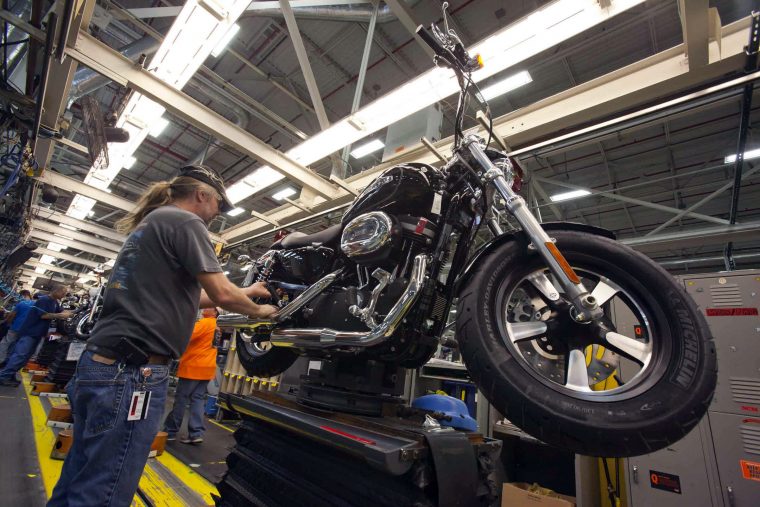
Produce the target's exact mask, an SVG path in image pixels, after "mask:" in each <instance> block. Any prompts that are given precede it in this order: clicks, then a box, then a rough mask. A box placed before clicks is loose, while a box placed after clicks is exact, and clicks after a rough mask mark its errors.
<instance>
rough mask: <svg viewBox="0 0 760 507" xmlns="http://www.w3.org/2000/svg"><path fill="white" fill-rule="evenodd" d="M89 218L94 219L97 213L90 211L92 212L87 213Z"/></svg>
mask: <svg viewBox="0 0 760 507" xmlns="http://www.w3.org/2000/svg"><path fill="white" fill-rule="evenodd" d="M87 216H88V217H94V216H95V212H94V211H92V210H90V211H88V212H87Z"/></svg>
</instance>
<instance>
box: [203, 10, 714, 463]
mask: <svg viewBox="0 0 760 507" xmlns="http://www.w3.org/2000/svg"><path fill="white" fill-rule="evenodd" d="M445 19H446V17H445V11H444V20H445ZM418 34H419V35H420V37H421V38H422V39H423V40H424V41H425V42H426V43H427V44H428V45H429V46H430V47H431V48H432V49H433V51H434V52H435V54H436V57H435V61H436V63H437V64H438V65H439V66H445V67H448V68H450V69H451V70H452V71H453V72H454V73H455V74H456V76H457V78H458V81H459V84H460V96H459V103H458V112H457V116H456V118H457V119H456V125H455V136H454V148H453V156H452V157H451V158H450V159H447V160H446V161H445V163H443V164H442V165H441V166H440V167H434V166H432V165H428V164H422V163H408V164H400V165H397V166H395V167H392V168H390V169H388V170H386V171H385V172H383V173H382V174H381V175H380V176H379V177H378V178H377V179H375V180H374V181H373V182H372V183H371V184H370V185H369V186H367V187H366V188H365V189H364V190H363V192H362V193H361V194H360V195H359V196H358V197H357V198H356V200H355V201H354V202H353V203H352V204H351V206H350V207H349V208H348V210H347V211H346V212H345V214H344V215H343V217H342V220H341V222H340V223H339V224H336V225H333V226H332V227H329V228H328V229H325V230H324V231H321V232H318V233H315V234H308V235H307V234H303V233H299V232H294V233H291V234H289V235H287V236H285V237H284V238H283V239H281V240H279V241H277V242H275V243H274V244H273V245H272V246H271V247H270V249H269V250H268V251H267V252H266V253H265V254H264V255H262V256H261V257H260V258H258V259H256V260H254V261H251V263H250V266H251V267H250V269H249V272H248V276H247V278H246V281H245V284H250V283H253V282H255V281H264V282H267V283H269V284H270V285H271V286H273V287H276V288H277V289H278V290H277V293H274V292H273V297H272V300H271V302H275V303H278V304H280V306H281V308H280V310H279V312H278V313H277V314H275V316H274V317H273V318H271V319H270V320H268V321H258V320H256V319H252V318H249V317H247V316H245V315H238V314H229V315H223V316H221V317H219V319H218V324H219V326H220V327H232V328H236V329H237V331H238V335H237V336H238V340H237V351H238V355H239V358H240V361H241V363H242V364H243V366H244V367H245V369H246V370H247V371H248V373H249V374H250V375H255V376H260V377H269V376H273V375H276V374H278V373H280V372H282V371H284V370H286V369H287V368H288V367H289V366H290V365H291V364H293V362H294V361H295V360H296V358H297V357H298V356H299V355H305V356H309V357H313V358H334V357H339V356H348V357H351V358H353V360H355V361H368V360H374V361H380V362H385V363H389V364H394V365H400V366H403V367H406V368H418V367H420V366H422V365H423V364H425V363H426V362H427V361H428V360H429V359H430V358H431V356H432V355H433V354H434V352H435V351H436V349H437V347H438V345H439V343H440V337H441V336H442V335H443V332H444V328H445V327H446V325H447V319H448V317H449V315H450V312H451V311H452V302H453V301H454V300H456V301H457V303H456V310H455V311H456V324H455V338H456V341H457V342H458V345H459V348H460V351H461V355H462V357H463V359H464V363H465V365H466V367H467V371H468V373H469V375H470V377H471V378H472V380H473V381H474V382H475V383H476V384H477V385H478V388H479V389H480V391H481V392H482V393H483V395H485V397H486V398H487V399H488V401H489V402H490V403H491V404H492V405H493V406H494V407H495V408H496V409H497V410H498V411H499V412H500V413H501V414H503V415H504V417H506V418H507V419H509V421H510V422H512V423H513V424H515V425H516V426H518V427H520V428H521V429H523V430H524V431H526V432H527V433H529V434H531V435H534V436H535V437H536V438H538V439H540V440H542V441H544V442H546V443H549V444H552V445H555V446H558V447H562V448H565V449H568V450H570V451H573V452H576V453H579V454H584V455H591V456H609V457H612V456H620V457H623V456H634V455H640V454H645V453H650V452H653V451H655V450H657V449H660V448H663V447H665V446H667V445H669V444H671V443H673V442H675V441H677V440H679V439H680V438H682V437H683V436H685V435H686V434H687V433H688V432H689V431H690V430H691V429H692V428H693V427H694V426H695V425H696V424H697V423H698V422H699V420H700V418H701V417H702V416H703V415H704V413H705V412H706V410H707V407H708V405H709V403H710V400H711V398H712V395H713V392H714V390H715V385H716V378H717V362H716V354H715V347H714V344H713V341H712V337H711V335H710V332H709V329H708V326H707V324H706V321H705V319H704V318H703V317H702V315H701V314H700V313H699V311H698V309H697V307H696V305H695V303H694V302H693V301H692V300H691V299H690V297H689V296H688V295H687V293H686V292H685V290H684V288H683V287H681V286H680V285H679V284H678V283H677V282H676V281H675V280H674V279H673V278H672V277H671V276H670V275H669V274H668V273H667V272H666V271H665V270H664V269H663V268H661V267H660V266H658V265H657V264H655V263H654V262H653V261H652V260H651V259H649V258H648V257H646V256H644V255H642V254H640V253H638V252H636V251H634V250H632V249H630V248H628V247H626V246H624V245H622V244H621V243H618V242H617V241H615V238H614V235H613V234H612V233H610V232H609V231H606V230H603V229H600V228H597V227H592V226H589V225H584V224H577V223H569V222H554V223H539V222H538V221H537V219H536V218H535V217H534V216H533V215H532V214H531V212H530V210H529V208H528V207H527V205H526V202H525V200H524V199H523V198H522V197H521V196H520V195H519V193H518V192H519V190H520V185H521V182H522V179H523V171H522V169H521V168H520V166H519V163H518V162H517V160H515V159H514V158H512V157H510V156H509V155H508V154H506V153H504V152H501V151H499V150H496V149H492V148H490V147H489V144H490V142H489V141H490V139H489V140H488V141H484V140H483V139H480V138H478V137H476V136H473V135H465V134H464V132H463V117H464V111H465V108H466V107H467V103H468V100H470V99H472V98H474V99H475V100H477V102H479V103H481V104H482V106H483V107H484V108H485V110H486V112H487V113H488V108H487V104H486V103H485V101H484V100H483V99H482V96H481V95H480V92H479V91H478V90H477V86H476V85H475V84H474V83H473V81H472V77H471V74H472V72H474V71H475V70H477V68H479V63H478V60H477V58H476V57H471V56H470V55H469V54H468V53H467V52H466V50H465V49H464V47H463V45H462V43H461V41H460V40H459V38H458V37H457V36H456V34H455V33H454V32H453V31H452V30H449V29H448V27H445V30H440V29H438V27H436V26H435V25H432V26H431V28H430V31H428V30H426V29H424V28H423V27H419V28H418ZM488 114H489V115H490V113H488ZM491 135H492V134H491V133H489V137H490V136H491ZM501 206H503V209H502V210H496V208H499V207H501ZM502 212H506V213H508V214H509V215H510V216H511V217H512V218H513V220H514V221H515V222H516V223H517V226H515V228H514V230H512V231H508V232H503V231H502V229H501V223H500V222H499V221H498V219H497V218H498V217H497V216H496V215H497V214H498V213H502ZM484 223H485V224H486V226H487V227H488V229H489V230H490V231H491V233H492V234H493V239H491V240H490V241H489V242H488V243H487V244H485V245H484V246H482V247H481V248H479V249H478V250H477V251H476V252H474V253H471V247H472V246H473V244H474V240H475V237H476V234H477V233H478V231H479V229H480V228H481V226H482V225H483V224H484Z"/></svg>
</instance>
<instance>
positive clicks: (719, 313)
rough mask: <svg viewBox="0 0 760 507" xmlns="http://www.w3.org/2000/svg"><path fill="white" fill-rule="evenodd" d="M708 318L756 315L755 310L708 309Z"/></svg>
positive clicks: (706, 311)
mask: <svg viewBox="0 0 760 507" xmlns="http://www.w3.org/2000/svg"><path fill="white" fill-rule="evenodd" d="M705 313H706V314H707V316H708V317H751V316H753V315H757V308H708V309H707V310H705Z"/></svg>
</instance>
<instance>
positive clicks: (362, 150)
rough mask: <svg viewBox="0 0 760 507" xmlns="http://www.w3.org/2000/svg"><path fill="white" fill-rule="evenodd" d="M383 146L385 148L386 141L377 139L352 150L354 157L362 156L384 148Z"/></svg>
mask: <svg viewBox="0 0 760 507" xmlns="http://www.w3.org/2000/svg"><path fill="white" fill-rule="evenodd" d="M383 148H385V143H383V142H382V141H381V140H379V139H375V140H372V141H370V142H368V143H366V144H363V145H361V146H359V147H357V148H355V149H354V150H353V151H351V156H352V157H354V158H362V157H366V156H367V155H369V154H370V153H373V152H376V151H377V150H382V149H383Z"/></svg>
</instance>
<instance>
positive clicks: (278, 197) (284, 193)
mask: <svg viewBox="0 0 760 507" xmlns="http://www.w3.org/2000/svg"><path fill="white" fill-rule="evenodd" d="M292 195H296V189H295V188H293V187H288V188H283V189H282V190H280V191H279V192H277V193H276V194H274V195H273V196H272V199H274V200H275V201H282V200H283V199H285V198H286V197H290V196H292Z"/></svg>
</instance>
